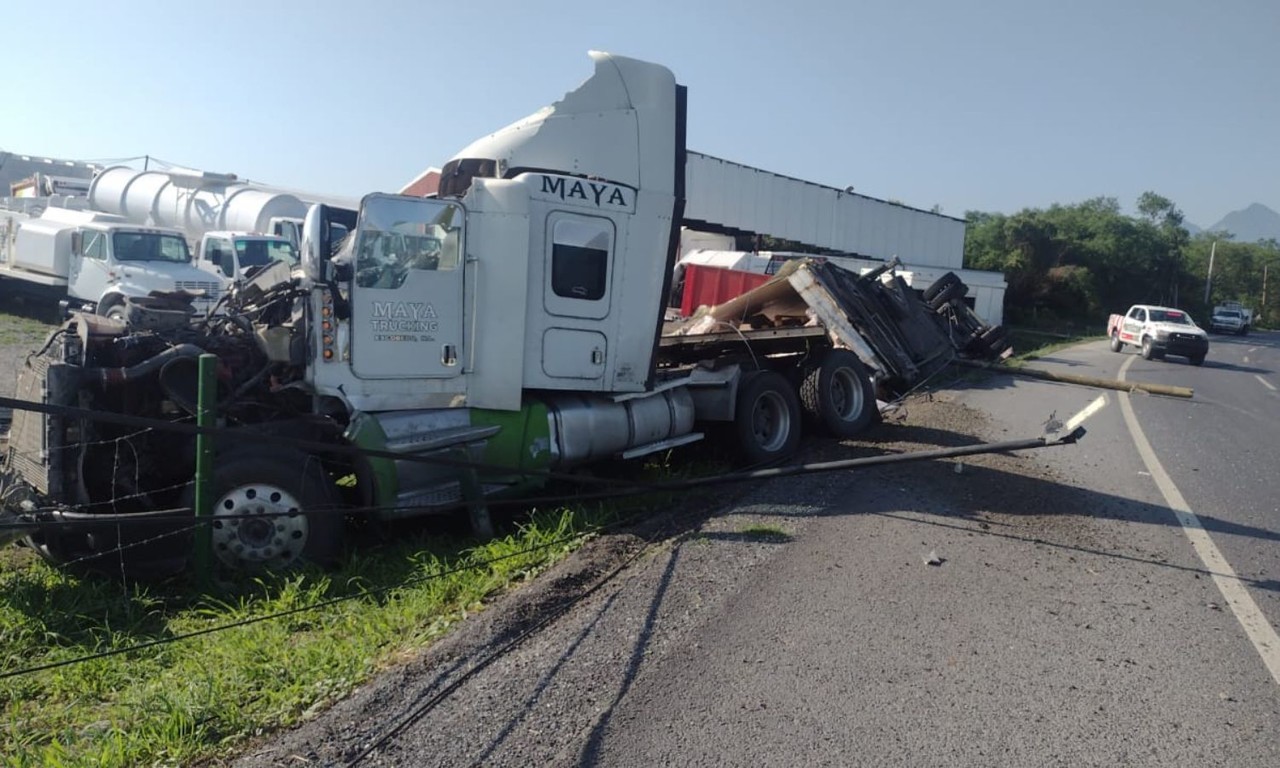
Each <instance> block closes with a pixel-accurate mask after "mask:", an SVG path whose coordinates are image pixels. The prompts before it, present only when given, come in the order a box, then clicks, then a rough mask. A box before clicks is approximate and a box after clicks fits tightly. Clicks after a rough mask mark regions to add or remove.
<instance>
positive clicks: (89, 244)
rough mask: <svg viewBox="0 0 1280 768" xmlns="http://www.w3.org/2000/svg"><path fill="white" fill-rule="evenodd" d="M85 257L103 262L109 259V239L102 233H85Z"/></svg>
mask: <svg viewBox="0 0 1280 768" xmlns="http://www.w3.org/2000/svg"><path fill="white" fill-rule="evenodd" d="M84 257H85V258H86V259H97V260H98V261H102V260H103V259H105V258H107V238H106V236H105V235H103V234H102V233H101V232H85V233H84Z"/></svg>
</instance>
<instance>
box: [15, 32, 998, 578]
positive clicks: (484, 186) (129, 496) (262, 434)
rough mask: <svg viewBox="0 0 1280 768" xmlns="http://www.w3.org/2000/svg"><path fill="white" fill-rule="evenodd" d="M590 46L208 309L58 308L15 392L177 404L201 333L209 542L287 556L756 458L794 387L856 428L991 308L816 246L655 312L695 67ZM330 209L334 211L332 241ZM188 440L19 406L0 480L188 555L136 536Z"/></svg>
mask: <svg viewBox="0 0 1280 768" xmlns="http://www.w3.org/2000/svg"><path fill="white" fill-rule="evenodd" d="M592 58H593V59H594V61H595V73H594V75H593V76H592V77H590V78H589V79H588V80H587V81H586V82H585V83H583V84H582V85H581V86H579V87H578V88H577V89H576V90H573V91H571V92H570V93H568V94H567V95H565V96H564V97H563V98H562V99H561V100H560V101H558V102H556V103H555V104H553V105H551V106H549V107H547V108H545V109H543V110H541V111H539V112H537V113H535V114H533V115H531V116H529V117H527V118H525V119H523V120H520V121H518V122H516V123H514V124H512V125H510V126H508V127H506V128H504V129H501V130H499V131H497V132H495V133H493V134H491V135H489V136H487V137H485V138H483V139H480V140H479V141H476V142H475V143H473V144H471V145H470V146H468V147H467V148H465V149H464V150H462V151H461V152H459V153H458V154H456V155H455V156H454V157H453V158H452V159H451V160H450V161H449V162H448V163H447V164H446V165H445V166H444V170H443V174H442V183H441V188H440V192H439V195H438V197H436V198H413V197H403V196H398V195H387V194H373V195H369V196H368V197H366V198H365V199H364V200H363V202H362V204H361V206H360V209H359V212H358V216H355V217H352V216H348V215H347V214H346V213H345V212H343V211H340V210H334V209H331V208H327V207H325V206H313V207H312V208H311V209H310V210H309V211H308V213H307V215H306V218H305V225H304V233H303V240H302V261H301V264H300V266H299V268H298V269H297V270H295V271H293V272H292V273H290V271H289V270H288V269H287V268H286V267H285V266H283V265H276V266H274V267H272V268H269V269H267V270H265V271H264V272H263V273H261V274H259V275H257V276H256V277H254V278H253V279H252V280H250V281H248V283H247V284H246V285H244V286H242V287H239V288H237V289H235V290H234V291H233V293H232V294H231V295H230V297H229V299H228V301H227V303H226V314H225V315H224V316H220V317H215V318H211V319H207V320H205V321H202V322H200V323H197V324H190V323H185V322H180V321H175V322H174V324H173V326H172V327H171V328H169V329H168V330H164V331H160V330H152V331H147V332H145V333H138V332H133V333H130V332H126V331H125V330H124V329H123V328H121V327H120V326H118V325H114V324H104V323H102V322H99V321H97V320H96V319H95V318H93V317H91V316H87V315H78V316H75V317H73V318H72V319H71V320H70V321H68V323H67V324H66V325H65V327H64V328H63V329H61V330H60V331H58V332H57V333H56V334H55V335H54V337H53V338H51V340H50V343H49V344H48V345H47V348H46V350H45V352H44V353H43V354H42V355H40V356H37V357H34V358H32V360H31V362H30V364H29V366H28V369H27V370H26V371H24V372H23V376H22V377H21V379H20V381H19V388H20V391H19V397H23V398H26V399H28V400H36V401H42V402H45V403H48V404H50V405H52V406H54V407H58V406H63V405H78V406H81V407H85V408H93V409H95V410H96V411H98V412H109V413H114V414H117V415H119V416H121V417H126V418H132V417H145V418H151V419H165V420H176V421H183V420H188V421H189V420H190V418H191V414H192V413H193V412H194V409H195V405H194V403H195V398H196V395H195V391H194V388H193V387H194V383H193V382H194V380H195V377H194V370H195V367H196V364H197V363H196V357H197V356H198V355H200V354H203V353H212V354H215V355H217V358H218V372H219V375H218V404H217V415H218V419H219V423H220V425H221V427H222V429H221V431H220V432H219V434H218V438H217V440H218V445H219V450H218V453H217V456H216V459H215V461H214V469H213V476H214V477H213V485H214V490H213V497H214V503H213V505H212V509H213V514H214V515H215V517H214V523H213V542H214V552H215V554H216V555H217V556H218V558H219V559H220V560H221V561H222V562H223V563H224V564H225V565H227V566H229V567H233V568H238V567H260V566H262V565H264V564H265V565H268V566H283V565H287V564H289V563H292V562H295V561H298V560H310V561H320V562H324V561H327V560H330V559H332V558H333V557H335V556H336V554H337V553H338V551H339V549H340V547H341V543H342V539H341V532H342V529H343V526H342V519H343V518H342V510H344V509H346V510H360V511H361V512H362V513H365V514H370V515H372V516H374V517H376V518H381V519H397V518H404V517H410V516H415V515H422V514H430V513H433V512H439V511H441V510H447V509H456V508H457V505H458V504H459V502H460V501H463V500H468V501H471V502H473V503H479V502H482V501H483V500H484V499H486V498H492V497H495V496H501V495H513V494H518V493H520V492H522V491H524V490H527V489H528V488H529V487H531V486H535V485H538V484H539V483H541V482H543V481H545V479H546V477H547V473H551V472H556V471H559V470H564V469H567V468H572V467H575V466H577V465H581V464H584V463H587V462H591V461H594V460H599V459H605V458H615V457H622V458H630V457H636V456H643V455H645V454H648V453H653V452H656V451H662V450H666V449H668V448H671V447H673V446H678V445H682V444H685V443H690V442H693V441H697V440H700V439H702V438H703V437H704V435H705V434H706V433H707V432H708V428H709V427H717V426H719V427H723V428H724V429H722V430H718V431H727V432H728V433H730V434H731V435H733V437H734V438H735V440H736V442H737V444H738V446H739V447H740V448H741V451H742V453H743V455H744V457H745V458H746V459H747V460H748V461H750V462H762V461H770V460H777V459H780V458H783V457H786V456H787V455H789V454H791V453H792V452H794V451H795V450H796V448H797V446H798V444H799V441H800V436H801V429H802V421H804V415H805V414H806V413H807V414H808V415H809V416H810V417H811V418H812V422H805V423H812V424H813V425H816V426H818V427H819V428H822V429H824V430H825V431H827V432H830V433H834V434H836V435H839V436H845V437H847V436H850V435H854V434H857V433H858V432H859V431H860V430H862V429H863V428H865V427H866V426H867V425H868V424H869V423H871V422H872V421H873V420H874V419H876V417H877V416H878V410H877V406H876V399H877V396H878V395H883V396H884V397H886V398H888V397H891V396H893V395H894V394H898V393H903V392H905V391H907V390H909V389H910V388H912V387H914V386H916V385H918V384H919V383H921V382H923V381H925V380H927V379H928V377H930V376H931V375H933V374H934V373H936V372H937V371H938V370H940V369H941V368H942V367H944V366H945V365H947V363H948V362H949V361H951V360H952V359H953V358H954V356H955V355H956V354H957V350H959V349H972V348H973V345H974V344H975V343H976V342H977V341H979V340H980V339H981V338H987V337H989V336H990V335H991V332H992V331H993V329H990V328H981V329H974V328H960V329H957V328H956V327H954V326H952V325H951V324H950V321H949V320H948V316H947V315H946V313H945V312H942V311H934V310H933V309H931V308H930V307H929V306H927V305H925V304H923V303H922V302H921V301H920V300H919V299H918V298H917V297H916V296H915V294H914V293H913V292H912V291H910V290H908V289H906V288H905V286H904V285H903V283H902V281H901V279H900V278H894V277H893V276H892V274H891V267H889V266H886V267H885V268H884V269H881V270H878V271H877V272H876V273H873V274H869V275H864V276H861V277H859V276H858V275H856V274H853V273H850V272H846V271H844V270H841V269H838V268H837V267H835V266H833V265H829V264H821V263H816V262H806V261H796V262H793V263H791V264H788V265H787V266H786V267H785V268H783V269H782V270H781V271H780V272H779V274H778V275H777V276H775V277H774V278H773V279H772V280H771V281H770V282H768V283H766V284H765V285H763V286H761V287H759V288H757V289H756V290H754V291H752V292H750V293H748V294H746V295H744V296H740V297H738V298H736V299H734V300H733V301H731V302H728V303H726V304H725V305H723V306H721V307H717V308H715V310H714V311H713V312H712V313H710V314H708V315H704V316H702V317H698V318H694V319H692V320H691V321H688V322H687V323H681V324H675V325H673V324H669V323H668V322H667V318H666V317H665V316H664V310H665V305H666V299H667V296H668V292H669V289H670V281H671V275H672V268H673V266H674V264H675V261H676V257H677V255H678V248H679V243H678V239H679V226H680V223H681V216H682V202H683V196H682V195H683V184H684V169H683V159H684V156H685V154H684V153H685V147H684V135H685V90H684V88H683V87H681V86H678V85H677V84H676V82H675V79H674V77H673V75H672V73H671V72H670V71H669V70H667V69H666V68H664V67H662V66H659V65H656V64H650V63H646V62H641V61H637V60H633V59H628V58H623V57H618V56H612V55H609V54H604V53H593V54H592ZM338 225H341V226H342V227H344V228H346V229H350V231H351V234H350V236H349V237H346V238H345V239H344V240H343V242H342V246H341V248H339V249H338V250H337V254H336V255H333V253H334V243H335V239H336V235H337V234H339V233H341V232H343V231H345V229H340V228H339V226H338ZM953 292H954V291H953ZM144 325H145V326H146V327H150V328H160V327H161V326H162V325H163V318H160V317H157V319H156V320H155V322H148V323H145V324H144ZM983 334H985V336H984V335H983ZM958 335H959V336H962V337H959V336H958ZM1001 341H1002V343H1001V345H1000V346H999V350H1001V351H1002V350H1003V349H1004V348H1005V347H1006V346H1007V343H1003V340H1001ZM990 351H991V352H995V351H996V350H995V348H994V347H993V348H992V349H991V350H990ZM279 438H290V439H295V440H297V441H300V442H299V443H298V444H297V445H295V446H293V447H290V446H285V445H280V444H276V443H274V442H270V440H271V439H279ZM193 443H194V437H193V436H191V435H190V434H189V433H181V432H167V431H165V430H161V429H153V430H146V431H141V432H140V431H139V430H138V429H137V428H136V426H125V425H118V424H115V423H109V422H101V421H94V420H90V419H81V418H78V417H76V416H74V415H70V414H66V413H56V412H36V411H24V410H21V409H18V410H16V411H15V413H14V420H13V428H12V431H11V436H10V442H9V458H8V466H7V476H6V479H5V488H4V490H3V492H2V493H0V499H3V500H4V502H5V507H6V508H7V509H8V511H9V514H10V515H11V516H12V518H13V519H17V520H22V521H26V522H27V523H29V524H30V525H31V526H32V533H31V536H30V539H29V541H30V543H31V544H32V545H33V546H35V547H36V548H37V549H38V550H39V551H40V552H41V554H43V555H44V556H45V557H46V558H48V559H49V560H51V561H53V562H56V563H69V562H75V563H77V564H79V565H81V566H86V565H88V564H92V563H94V562H95V557H99V556H100V559H102V560H105V561H106V564H105V566H104V567H106V568H109V569H112V570H113V572H118V570H119V567H120V565H119V559H120V558H121V557H128V558H133V559H136V560H138V561H139V562H142V563H145V564H148V565H153V566H155V565H158V566H159V567H161V568H170V567H178V566H179V565H180V564H181V563H182V562H184V561H185V559H186V557H187V553H188V548H184V547H180V546H176V545H174V544H173V539H171V538H170V539H163V540H162V539H157V538H155V536H156V530H158V529H159V528H162V527H163V525H164V524H167V525H170V526H172V525H174V523H172V522H171V521H170V522H168V523H163V524H162V522H161V521H162V520H163V518H157V519H156V522H155V523H154V524H150V523H148V521H149V520H151V519H152V517H153V516H155V515H157V514H159V513H158V512H157V510H161V511H163V510H173V509H190V508H191V507H192V490H191V488H192V485H193V483H192V477H193V471H194V451H193ZM353 451H358V453H353ZM169 514H170V515H171V514H172V513H169ZM170 520H171V518H170ZM67 521H75V522H76V525H73V526H67V525H65V523H66V522H67ZM126 521H130V522H133V523H134V524H135V525H133V526H132V527H128V526H123V525H122V523H124V522H126ZM96 523H101V525H100V526H98V527H95V524H96ZM121 530H125V531H128V533H126V534H124V535H125V538H130V537H132V539H133V540H135V541H134V545H133V546H130V547H128V548H127V549H124V550H120V549H118V547H119V546H120V543H121V538H120V537H121V534H120V531H121ZM138 542H145V543H138Z"/></svg>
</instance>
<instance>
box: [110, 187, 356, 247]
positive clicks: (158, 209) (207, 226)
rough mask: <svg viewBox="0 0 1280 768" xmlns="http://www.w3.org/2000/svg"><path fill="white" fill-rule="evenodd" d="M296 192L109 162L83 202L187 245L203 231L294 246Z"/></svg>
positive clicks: (299, 216) (297, 238)
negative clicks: (173, 234)
mask: <svg viewBox="0 0 1280 768" xmlns="http://www.w3.org/2000/svg"><path fill="white" fill-rule="evenodd" d="M300 195H301V193H294V192H287V191H284V190H281V189H275V188H271V187H266V186H262V185H259V184H252V183H249V182H246V181H243V180H241V179H240V178H239V177H237V176H236V175H235V174H232V173H212V172H209V171H198V170H194V169H183V168H174V169H170V170H164V171H162V170H144V171H139V170H137V169H135V168H129V167H127V166H112V167H110V168H106V169H104V170H102V171H101V172H100V173H98V175H97V176H95V177H94V178H93V182H92V183H91V184H90V186H89V192H88V195H87V205H88V207H89V208H91V209H93V210H95V211H101V212H103V213H112V214H116V215H119V216H123V217H124V218H125V219H127V220H129V221H132V222H135V223H137V224H149V225H157V226H166V227H172V228H174V229H180V230H182V231H183V232H184V233H185V234H186V236H187V239H188V241H189V242H190V243H191V246H192V248H195V247H196V246H197V244H198V243H199V241H200V240H201V238H203V237H204V236H205V235H206V234H209V233H213V232H221V233H230V232H238V233H246V234H248V233H252V234H256V235H263V236H267V235H270V236H275V237H280V238H284V239H285V240H288V241H289V242H291V243H292V244H293V246H294V248H295V249H296V248H297V247H298V245H299V243H300V242H301V237H302V222H303V219H304V217H305V216H306V213H307V204H306V203H305V202H303V199H302V197H300ZM344 205H345V203H344ZM199 252H203V250H201V251H199Z"/></svg>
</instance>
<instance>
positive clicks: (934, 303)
mask: <svg viewBox="0 0 1280 768" xmlns="http://www.w3.org/2000/svg"><path fill="white" fill-rule="evenodd" d="M968 291H969V287H968V286H967V285H965V284H964V283H952V284H950V285H948V286H947V287H945V288H943V289H942V290H941V291H938V293H937V294H935V295H934V297H933V298H932V299H929V308H930V309H932V310H934V311H937V310H939V309H942V308H943V307H944V306H946V305H947V304H949V303H951V300H952V299H958V298H960V297H961V296H964V295H965V294H966V293H967V292H968Z"/></svg>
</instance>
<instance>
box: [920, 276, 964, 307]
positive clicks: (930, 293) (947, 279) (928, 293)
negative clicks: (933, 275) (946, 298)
mask: <svg viewBox="0 0 1280 768" xmlns="http://www.w3.org/2000/svg"><path fill="white" fill-rule="evenodd" d="M959 282H960V276H959V275H957V274H956V273H955V272H948V273H947V274H945V275H943V276H942V277H940V278H938V279H937V280H934V281H933V285H930V286H929V287H928V288H926V289H924V300H925V301H926V302H931V301H933V297H934V296H937V295H938V294H939V293H942V291H943V289H945V288H946V287H947V286H949V285H956V284H958V283H959Z"/></svg>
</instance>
